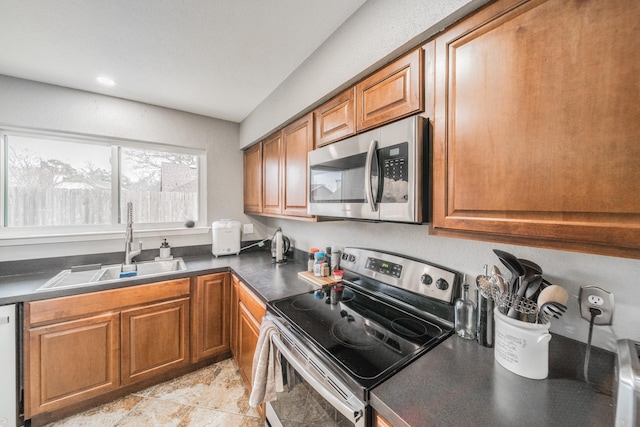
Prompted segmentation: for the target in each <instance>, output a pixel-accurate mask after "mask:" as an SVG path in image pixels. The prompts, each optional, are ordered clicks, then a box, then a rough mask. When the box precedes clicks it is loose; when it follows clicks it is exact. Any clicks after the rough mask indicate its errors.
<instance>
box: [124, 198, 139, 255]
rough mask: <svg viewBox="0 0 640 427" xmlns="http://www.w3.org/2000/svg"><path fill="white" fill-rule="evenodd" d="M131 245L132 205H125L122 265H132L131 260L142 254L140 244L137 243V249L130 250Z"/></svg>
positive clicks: (129, 203)
mask: <svg viewBox="0 0 640 427" xmlns="http://www.w3.org/2000/svg"><path fill="white" fill-rule="evenodd" d="M132 243H133V203H131V202H128V203H127V230H126V233H125V236H124V265H125V266H126V265H131V264H133V258H134V257H136V256H138V255H140V253H141V252H142V242H138V245H139V246H138V249H136V250H131V245H132Z"/></svg>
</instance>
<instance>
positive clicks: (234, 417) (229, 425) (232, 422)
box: [179, 408, 245, 427]
mask: <svg viewBox="0 0 640 427" xmlns="http://www.w3.org/2000/svg"><path fill="white" fill-rule="evenodd" d="M244 418H245V417H244V416H242V415H239V414H230V413H228V412H222V411H214V410H213V409H206V408H192V409H191V410H190V411H189V413H188V414H187V415H186V416H185V417H184V419H183V420H182V422H181V423H180V425H179V427H216V426H224V427H233V426H241V425H243V424H242V423H243V421H244Z"/></svg>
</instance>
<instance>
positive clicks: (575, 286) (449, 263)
mask: <svg viewBox="0 0 640 427" xmlns="http://www.w3.org/2000/svg"><path fill="white" fill-rule="evenodd" d="M268 225H269V230H273V229H275V228H276V227H282V231H283V233H284V234H285V235H286V236H288V237H289V238H290V239H291V240H292V244H293V245H294V246H295V247H296V248H298V249H300V250H308V249H309V248H310V247H314V246H318V247H325V246H331V245H337V246H359V247H365V248H375V249H382V250H386V251H390V252H397V253H400V254H404V255H408V256H412V257H416V258H419V259H424V260H428V261H430V262H433V263H436V264H441V265H443V266H445V267H449V268H452V269H455V270H458V271H460V272H461V273H464V274H467V276H468V280H469V282H470V283H473V282H474V281H475V280H474V279H475V277H476V276H477V275H478V274H481V273H482V267H483V265H484V264H488V265H489V266H492V265H494V264H495V265H497V266H498V267H500V268H501V269H503V270H506V269H504V267H503V266H502V264H501V263H500V261H499V260H498V258H497V257H496V255H495V254H494V253H493V249H494V248H497V249H502V250H505V251H507V252H510V253H512V254H514V255H515V256H517V257H518V258H526V259H529V260H531V261H534V262H536V263H537V264H539V265H540V266H541V267H542V269H543V271H544V277H545V278H546V279H547V280H549V281H550V282H551V283H553V284H556V285H560V286H562V287H564V288H565V289H566V290H567V291H568V293H569V301H568V303H567V306H568V310H567V312H566V313H565V315H564V316H563V317H562V318H561V319H558V320H555V321H554V322H552V325H551V332H553V333H556V334H559V335H563V336H566V337H569V338H572V339H574V340H576V341H580V342H586V341H587V337H588V330H589V322H587V321H586V320H584V319H582V318H581V317H580V308H579V304H578V294H579V292H580V287H581V286H583V285H596V286H599V287H601V288H603V289H606V290H608V291H610V292H613V294H614V298H615V308H614V314H613V325H612V326H595V327H594V331H593V341H592V344H593V345H594V346H596V347H600V348H603V349H606V350H609V351H614V352H615V342H616V340H617V339H622V338H631V339H634V340H636V341H640V330H639V329H638V328H637V325H638V324H640V310H639V308H640V284H639V283H638V281H639V280H638V278H640V260H633V259H624V258H616V257H607V256H601V255H590V254H581V253H574V252H566V251H558V250H551V249H540V248H533V247H526V246H514V245H504V244H499V243H490V242H481V241H474V240H465V239H453V238H447V237H440V236H430V235H429V230H428V226H427V225H410V224H393V223H368V222H356V221H330V222H318V223H303V222H298V221H291V220H284V219H270V220H269V223H268ZM271 232H273V231H271ZM503 272H505V273H506V271H503Z"/></svg>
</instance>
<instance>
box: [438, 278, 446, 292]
mask: <svg viewBox="0 0 640 427" xmlns="http://www.w3.org/2000/svg"><path fill="white" fill-rule="evenodd" d="M436 288H438V289H440V290H441V291H445V290H447V289H448V288H449V283H448V282H447V281H446V280H444V279H438V280H436Z"/></svg>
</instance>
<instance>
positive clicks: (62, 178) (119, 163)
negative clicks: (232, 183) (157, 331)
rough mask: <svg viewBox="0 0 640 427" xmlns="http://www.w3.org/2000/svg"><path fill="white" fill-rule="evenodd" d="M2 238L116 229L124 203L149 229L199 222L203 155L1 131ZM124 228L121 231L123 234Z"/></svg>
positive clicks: (184, 150) (133, 144)
mask: <svg viewBox="0 0 640 427" xmlns="http://www.w3.org/2000/svg"><path fill="white" fill-rule="evenodd" d="M0 134H1V136H2V139H1V141H0V142H1V143H2V151H1V154H0V163H1V165H2V171H3V173H2V174H1V175H2V176H1V177H0V184H2V185H0V195H1V196H2V197H1V198H0V207H1V208H2V224H1V225H2V227H3V228H4V229H5V231H8V230H20V231H23V232H26V233H23V234H29V233H30V232H32V231H33V232H35V233H37V232H43V231H44V232H47V233H48V232H56V231H58V232H59V231H63V230H64V231H66V232H69V231H70V232H73V231H76V230H77V231H78V232H86V231H92V230H109V229H116V228H118V225H119V224H122V223H124V222H126V218H125V212H126V205H127V202H132V203H133V207H134V209H133V212H134V223H136V224H137V225H141V226H142V227H144V228H154V227H167V226H171V225H172V224H173V225H178V224H183V223H184V222H185V221H186V220H193V221H195V222H197V221H198V219H199V218H200V217H202V216H204V215H203V212H202V211H201V209H202V206H201V197H200V194H201V192H204V189H203V188H201V187H202V184H201V183H203V182H204V180H202V179H201V173H202V172H201V168H200V165H201V164H203V163H204V162H203V159H204V158H205V157H204V156H205V153H204V152H200V151H197V150H192V149H187V148H184V147H173V146H161V145H159V144H147V143H141V142H138V141H117V142H114V141H109V140H107V139H105V140H102V139H100V138H94V137H85V138H82V137H77V136H75V135H58V134H51V135H45V134H38V133H35V132H34V133H27V132H11V131H4V132H2V131H0ZM120 228H121V227H120Z"/></svg>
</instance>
